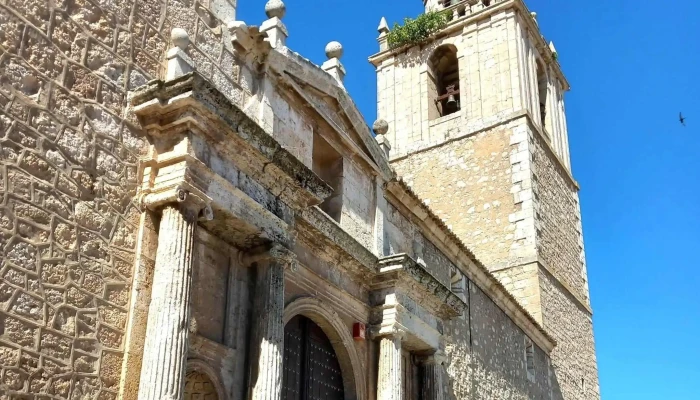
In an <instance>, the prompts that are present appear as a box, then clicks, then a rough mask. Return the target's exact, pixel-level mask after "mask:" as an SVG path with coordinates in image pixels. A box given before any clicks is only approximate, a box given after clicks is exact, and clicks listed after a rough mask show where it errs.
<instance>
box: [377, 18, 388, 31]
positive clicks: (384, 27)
mask: <svg viewBox="0 0 700 400" xmlns="http://www.w3.org/2000/svg"><path fill="white" fill-rule="evenodd" d="M377 31H378V32H379V33H389V24H388V23H387V22H386V18H384V17H382V19H381V20H380V21H379V27H377Z"/></svg>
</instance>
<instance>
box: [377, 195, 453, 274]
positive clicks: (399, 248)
mask: <svg viewBox="0 0 700 400" xmlns="http://www.w3.org/2000/svg"><path fill="white" fill-rule="evenodd" d="M387 208H388V209H387V213H386V221H385V223H384V230H385V239H384V240H385V242H384V244H385V246H386V247H385V250H384V252H385V254H386V255H391V254H401V253H405V254H408V255H409V256H410V257H411V258H413V259H414V260H416V261H418V262H419V263H421V264H422V265H424V266H425V268H426V269H427V270H428V271H429V272H430V273H431V275H433V276H434V277H435V278H436V279H437V280H438V281H440V283H442V284H443V285H445V286H446V287H451V280H450V278H451V275H450V271H452V270H453V269H454V268H455V266H454V264H452V262H450V260H449V259H448V258H447V257H446V256H445V255H444V254H442V252H440V251H439V250H438V249H437V247H435V245H434V244H433V243H431V242H430V240H428V239H426V238H425V236H424V235H423V234H422V233H421V232H420V229H419V228H418V227H417V226H416V225H415V224H414V223H413V222H412V221H411V220H410V219H409V218H407V217H406V216H404V215H403V214H402V213H401V212H400V211H399V210H398V209H396V207H394V206H393V205H391V204H389V205H388V207H387Z"/></svg>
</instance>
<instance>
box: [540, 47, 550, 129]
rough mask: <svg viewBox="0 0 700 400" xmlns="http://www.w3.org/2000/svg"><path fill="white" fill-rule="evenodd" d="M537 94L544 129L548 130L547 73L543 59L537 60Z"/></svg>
mask: <svg viewBox="0 0 700 400" xmlns="http://www.w3.org/2000/svg"><path fill="white" fill-rule="evenodd" d="M537 94H538V98H539V106H540V121H541V123H542V129H544V130H547V128H549V127H548V126H547V122H546V121H547V73H546V72H545V69H544V66H543V65H542V62H541V61H539V60H538V61H537Z"/></svg>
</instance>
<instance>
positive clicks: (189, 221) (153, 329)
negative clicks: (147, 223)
mask: <svg viewBox="0 0 700 400" xmlns="http://www.w3.org/2000/svg"><path fill="white" fill-rule="evenodd" d="M198 211H199V210H198V209H196V208H193V207H188V206H187V204H185V203H179V204H178V203H173V204H168V205H166V206H165V207H163V210H162V218H161V222H160V228H159V235H158V250H157V253H156V265H155V269H154V273H153V288H152V291H151V303H150V306H149V310H148V325H147V327H146V340H145V343H144V351H143V361H142V367H141V380H140V383H139V397H138V398H139V400H180V399H182V395H183V388H184V383H185V368H186V366H187V351H188V333H189V329H188V325H189V318H190V296H191V286H192V265H193V241H194V233H195V229H196V227H197V215H198Z"/></svg>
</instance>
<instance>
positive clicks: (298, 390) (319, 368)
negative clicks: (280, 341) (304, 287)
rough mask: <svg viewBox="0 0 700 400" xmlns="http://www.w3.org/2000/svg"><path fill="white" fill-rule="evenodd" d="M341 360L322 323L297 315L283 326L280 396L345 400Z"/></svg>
mask: <svg viewBox="0 0 700 400" xmlns="http://www.w3.org/2000/svg"><path fill="white" fill-rule="evenodd" d="M344 399H345V390H344V386H343V375H342V372H341V369H340V363H339V362H338V357H337V356H336V353H335V350H333V345H332V344H331V341H330V339H328V336H326V334H325V333H324V332H323V330H322V329H321V327H319V326H318V325H316V323H314V322H313V321H312V320H311V319H309V318H307V317H304V316H302V315H298V316H296V317H294V318H292V319H291V320H290V321H289V322H288V323H287V325H286V326H285V327H284V375H283V378H282V400H344Z"/></svg>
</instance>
